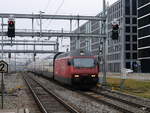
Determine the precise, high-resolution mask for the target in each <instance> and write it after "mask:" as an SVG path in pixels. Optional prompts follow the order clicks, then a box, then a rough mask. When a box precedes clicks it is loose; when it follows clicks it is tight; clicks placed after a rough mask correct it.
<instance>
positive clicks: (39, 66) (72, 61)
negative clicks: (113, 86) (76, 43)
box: [28, 50, 99, 89]
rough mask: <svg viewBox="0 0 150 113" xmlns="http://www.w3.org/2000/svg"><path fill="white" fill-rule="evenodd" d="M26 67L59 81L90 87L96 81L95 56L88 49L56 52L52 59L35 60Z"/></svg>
mask: <svg viewBox="0 0 150 113" xmlns="http://www.w3.org/2000/svg"><path fill="white" fill-rule="evenodd" d="M28 69H29V70H30V71H32V72H34V73H36V74H38V75H42V76H45V77H47V78H53V79H54V80H56V81H59V82H60V83H63V84H67V85H70V86H74V87H77V88H86V89H90V88H92V87H94V86H95V85H96V84H97V83H98V73H99V65H98V61H97V58H96V57H95V56H93V55H92V54H91V53H90V52H88V51H83V50H75V51H71V52H66V53H57V54H56V55H55V56H54V58H53V59H50V58H46V59H44V60H41V61H36V62H34V63H31V64H30V65H29V66H28Z"/></svg>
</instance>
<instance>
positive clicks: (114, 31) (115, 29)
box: [111, 21, 119, 40]
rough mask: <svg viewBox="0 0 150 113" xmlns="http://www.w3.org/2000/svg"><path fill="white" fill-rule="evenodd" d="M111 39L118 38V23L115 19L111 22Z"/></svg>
mask: <svg viewBox="0 0 150 113" xmlns="http://www.w3.org/2000/svg"><path fill="white" fill-rule="evenodd" d="M111 38H112V40H118V38H119V24H118V22H117V21H113V22H112V35H111Z"/></svg>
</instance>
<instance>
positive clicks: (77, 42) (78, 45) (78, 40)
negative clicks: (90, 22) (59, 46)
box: [76, 19, 80, 49]
mask: <svg viewBox="0 0 150 113" xmlns="http://www.w3.org/2000/svg"><path fill="white" fill-rule="evenodd" d="M77 22H78V31H77V32H78V36H77V41H76V49H79V48H80V37H79V33H80V23H79V19H78V20H77Z"/></svg>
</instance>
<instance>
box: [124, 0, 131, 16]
mask: <svg viewBox="0 0 150 113" xmlns="http://www.w3.org/2000/svg"><path fill="white" fill-rule="evenodd" d="M125 14H126V15H130V0H125Z"/></svg>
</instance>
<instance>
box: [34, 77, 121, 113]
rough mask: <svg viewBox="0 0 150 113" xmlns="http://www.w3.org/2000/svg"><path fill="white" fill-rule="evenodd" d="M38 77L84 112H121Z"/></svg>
mask: <svg viewBox="0 0 150 113" xmlns="http://www.w3.org/2000/svg"><path fill="white" fill-rule="evenodd" d="M36 78H37V79H38V80H40V81H41V82H43V84H45V86H47V87H49V88H50V89H51V90H53V91H54V92H55V93H57V95H59V96H61V97H62V98H63V99H64V100H65V101H66V102H68V103H70V104H72V105H74V106H75V107H77V108H78V109H80V110H81V111H83V113H121V112H120V111H119V112H118V111H116V110H114V109H112V108H110V107H108V106H106V105H103V104H99V103H97V102H95V101H91V100H89V99H88V98H87V97H84V96H82V95H79V94H78V93H76V92H75V91H70V90H67V89H65V88H63V87H61V86H58V85H55V84H53V83H51V82H50V81H48V80H45V79H43V78H41V77H36Z"/></svg>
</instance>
